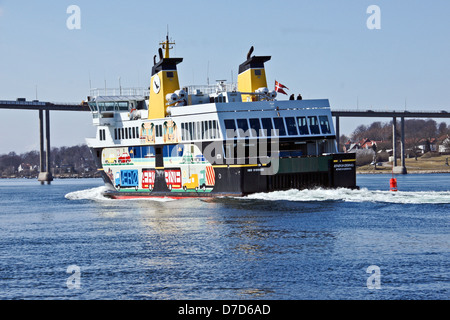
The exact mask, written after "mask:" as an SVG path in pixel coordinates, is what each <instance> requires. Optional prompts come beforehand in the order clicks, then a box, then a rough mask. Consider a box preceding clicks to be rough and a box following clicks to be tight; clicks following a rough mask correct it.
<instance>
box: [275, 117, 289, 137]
mask: <svg viewBox="0 0 450 320" xmlns="http://www.w3.org/2000/svg"><path fill="white" fill-rule="evenodd" d="M273 124H274V125H275V129H276V130H278V135H279V136H280V137H281V136H285V135H286V128H285V127H284V121H283V118H274V119H273Z"/></svg>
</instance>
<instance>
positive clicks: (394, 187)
mask: <svg viewBox="0 0 450 320" xmlns="http://www.w3.org/2000/svg"><path fill="white" fill-rule="evenodd" d="M390 186H391V191H398V189H397V179H395V178H392V179H391V181H390Z"/></svg>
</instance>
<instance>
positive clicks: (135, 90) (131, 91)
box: [90, 87, 150, 97]
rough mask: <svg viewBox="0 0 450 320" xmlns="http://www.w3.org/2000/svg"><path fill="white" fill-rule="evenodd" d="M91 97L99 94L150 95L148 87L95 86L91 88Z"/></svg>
mask: <svg viewBox="0 0 450 320" xmlns="http://www.w3.org/2000/svg"><path fill="white" fill-rule="evenodd" d="M90 96H91V97H98V96H144V97H148V96H150V90H149V89H148V88H140V87H131V88H93V89H91V90H90Z"/></svg>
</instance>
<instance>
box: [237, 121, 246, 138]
mask: <svg viewBox="0 0 450 320" xmlns="http://www.w3.org/2000/svg"><path fill="white" fill-rule="evenodd" d="M236 122H237V127H238V129H239V131H241V132H240V133H239V135H240V136H241V137H245V136H246V135H248V121H247V119H237V120H236Z"/></svg>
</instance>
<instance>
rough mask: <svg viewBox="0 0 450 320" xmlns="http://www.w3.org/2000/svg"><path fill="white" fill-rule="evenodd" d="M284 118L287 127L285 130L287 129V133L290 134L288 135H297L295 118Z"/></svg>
mask: <svg viewBox="0 0 450 320" xmlns="http://www.w3.org/2000/svg"><path fill="white" fill-rule="evenodd" d="M285 120H286V127H287V131H288V135H290V136H296V135H298V132H297V124H296V123H295V118H294V117H288V118H285Z"/></svg>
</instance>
